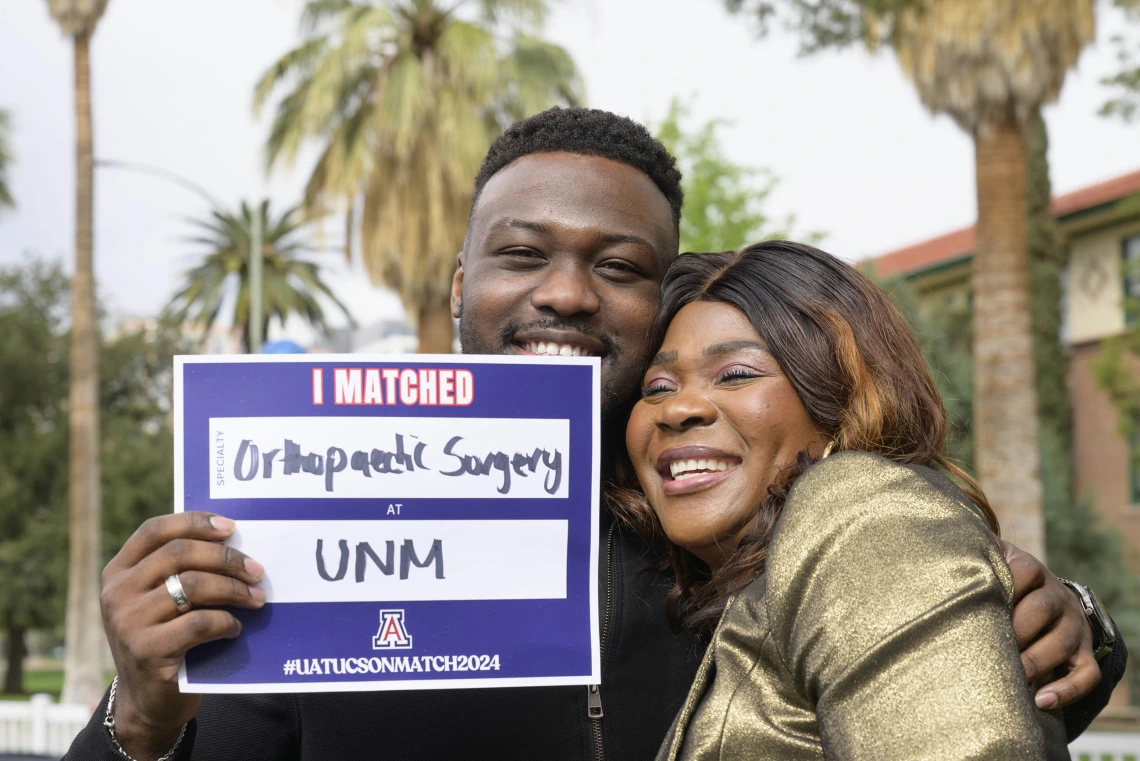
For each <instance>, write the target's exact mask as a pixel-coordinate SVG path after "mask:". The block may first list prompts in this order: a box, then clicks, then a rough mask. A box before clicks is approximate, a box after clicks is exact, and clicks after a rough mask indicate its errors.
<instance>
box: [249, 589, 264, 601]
mask: <svg viewBox="0 0 1140 761" xmlns="http://www.w3.org/2000/svg"><path fill="white" fill-rule="evenodd" d="M249 596H250V597H252V598H253V599H255V600H257V601H258V602H265V590H264V589H262V588H261V587H250V588H249Z"/></svg>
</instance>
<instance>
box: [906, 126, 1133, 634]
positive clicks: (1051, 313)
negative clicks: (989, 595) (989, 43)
mask: <svg viewBox="0 0 1140 761" xmlns="http://www.w3.org/2000/svg"><path fill="white" fill-rule="evenodd" d="M1047 150H1048V136H1047V134H1046V132H1045V127H1044V122H1043V121H1041V120H1040V119H1039V120H1038V122H1037V125H1036V126H1035V128H1034V130H1033V132H1031V133H1030V140H1029V145H1028V152H1029V156H1028V170H1029V177H1028V184H1027V191H1028V193H1027V205H1028V213H1029V223H1030V226H1029V239H1030V256H1031V263H1030V281H1031V288H1032V290H1031V297H1032V301H1031V304H1030V309H1031V314H1032V319H1033V334H1034V359H1035V364H1036V368H1037V399H1038V413H1039V421H1040V431H1039V439H1038V441H1039V447H1040V456H1041V479H1042V486H1043V488H1044V510H1045V528H1046V545H1047V552H1048V562H1049V568H1050V569H1051V570H1052V571H1053V572H1054V573H1056V574H1057V575H1059V576H1064V577H1066V578H1070V579H1077V580H1079V581H1081V582H1082V583H1085V584H1088V585H1089V586H1090V587H1092V588H1093V589H1095V590H1096V592H1097V594H1098V595H1099V596H1100V597H1101V600H1102V601H1103V602H1104V604H1105V606H1106V607H1107V608H1108V609H1109V611H1110V612H1111V613H1112V615H1113V617H1114V619H1115V620H1116V623H1117V625H1118V626H1119V627H1120V629H1121V632H1122V633H1123V634H1124V636H1125V640H1126V641H1129V642H1135V641H1137V640H1138V639H1140V576H1138V575H1137V574H1135V573H1132V572H1130V571H1129V570H1128V568H1127V563H1126V562H1125V556H1124V548H1123V542H1122V537H1121V535H1120V533H1119V532H1118V531H1116V530H1115V529H1114V528H1112V527H1108V526H1105V525H1104V524H1103V523H1102V521H1101V518H1100V516H1099V515H1097V513H1096V511H1095V510H1094V509H1093V508H1092V505H1091V504H1090V503H1089V502H1088V501H1087V500H1078V499H1076V496H1075V494H1074V491H1073V472H1072V450H1071V446H1072V432H1071V424H1070V422H1071V416H1072V410H1071V404H1070V399H1069V393H1068V388H1067V386H1066V383H1065V377H1066V373H1067V369H1068V364H1069V359H1068V356H1067V354H1066V352H1065V348H1064V346H1063V344H1062V342H1061V311H1060V308H1059V307H1060V304H1061V272H1062V271H1063V269H1064V267H1065V266H1066V264H1067V262H1068V249H1067V246H1066V245H1065V241H1064V239H1063V237H1062V235H1061V233H1060V230H1059V228H1058V226H1057V224H1056V221H1055V220H1054V218H1053V216H1052V214H1051V213H1050V212H1049V198H1050V195H1051V187H1050V182H1049V171H1048V165H1047V163H1046V154H1047ZM885 287H886V288H887V290H888V292H889V293H890V294H891V297H892V299H894V301H895V303H896V304H897V305H898V306H899V307H900V309H901V310H902V311H903V313H904V315H905V316H906V317H907V319H908V321H909V322H910V324H911V326H912V328H913V329H914V330H915V333H916V335H917V336H918V337H919V341H920V343H921V345H922V347H923V351H924V353H925V354H926V358H927V362H928V363H929V365H930V368H931V370H932V372H933V374H934V377H935V380H936V381H937V383H938V387H939V391H940V392H941V394H942V397H943V400H944V402H945V403H946V407H947V412H948V413H949V416H950V419H951V422H952V424H953V431H952V435H951V440H950V443H949V447H948V449H949V453H950V455H951V456H952V457H954V459H956V460H958V461H959V462H962V463H963V464H965V465H966V467H967V469H969V468H970V466H971V465H972V459H973V458H972V453H973V441H972V431H971V429H970V410H971V407H972V401H973V388H972V375H973V373H972V360H971V357H970V352H971V345H972V339H971V335H970V333H971V328H970V325H971V310H970V307H969V305H967V304H962V303H955V304H953V305H951V306H947V305H946V304H944V303H938V302H935V301H928V302H927V304H926V309H925V310H923V309H920V308H919V306H918V304H919V298H918V297H917V295H916V294H915V292H914V290H913V288H912V287H911V286H910V285H909V284H908V283H907V282H906V281H904V280H901V279H899V280H894V281H891V282H889V283H887V284H885ZM1137 348H1138V349H1140V343H1138V344H1137ZM1106 354H1111V351H1109V352H1106ZM1112 356H1113V357H1115V358H1117V359H1118V356H1117V355H1112ZM1101 364H1102V365H1104V364H1105V361H1104V360H1103V359H1102V360H1101ZM1112 367H1113V370H1112V372H1114V373H1116V374H1117V375H1118V376H1119V377H1118V378H1117V382H1118V383H1119V384H1120V387H1121V388H1130V389H1136V388H1137V386H1136V384H1135V381H1134V380H1132V377H1131V374H1130V373H1126V372H1125V371H1124V369H1123V365H1122V364H1121V363H1119V362H1117V363H1116V364H1114V365H1113V366H1112ZM1136 399H1137V397H1136V396H1135V394H1133V396H1132V397H1130V400H1131V401H1132V402H1134V403H1135V401H1136ZM1138 411H1140V408H1138Z"/></svg>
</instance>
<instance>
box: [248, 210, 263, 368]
mask: <svg viewBox="0 0 1140 761" xmlns="http://www.w3.org/2000/svg"><path fill="white" fill-rule="evenodd" d="M264 211H265V207H264V206H263V205H261V204H258V206H257V207H256V208H255V209H254V212H253V219H252V220H250V224H249V352H250V354H257V353H259V352H260V351H261V341H262V339H264V338H265V336H263V335H261V325H262V322H261V296H262V293H261V282H262V266H263V265H264V263H265V262H264V259H265V257H264V256H263V254H262V250H261V249H262V242H261V239H262V236H263V232H264V231H263V230H262V223H263V217H262V215H263V213H264Z"/></svg>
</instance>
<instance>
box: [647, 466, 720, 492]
mask: <svg viewBox="0 0 1140 761" xmlns="http://www.w3.org/2000/svg"><path fill="white" fill-rule="evenodd" d="M739 467H740V464H739V463H737V464H736V465H733V466H731V467H729V468H728V469H727V470H718V471H713V472H711V473H697V474H695V475H691V476H687V477H685V478H679V479H673V478H670V477H668V476H661V491H663V492H665V496H667V497H674V496H678V495H681V494H692V493H693V492H698V491H701V490H702V489H708V488H709V487H711V486H716V485H717V484H719V483H720V482H721V481H723V480H725V479H726V478H728V477H729V476H731V475H732V474H733V473H735V472H736V469H737V468H739Z"/></svg>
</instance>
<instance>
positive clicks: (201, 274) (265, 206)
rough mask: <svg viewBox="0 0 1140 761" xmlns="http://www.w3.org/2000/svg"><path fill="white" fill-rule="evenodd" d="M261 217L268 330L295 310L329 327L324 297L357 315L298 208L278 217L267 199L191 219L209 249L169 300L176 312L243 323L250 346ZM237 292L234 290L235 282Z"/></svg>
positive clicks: (182, 317) (206, 323)
mask: <svg viewBox="0 0 1140 761" xmlns="http://www.w3.org/2000/svg"><path fill="white" fill-rule="evenodd" d="M255 214H256V215H259V216H260V217H261V229H262V230H263V236H262V241H263V243H262V261H263V265H262V293H263V296H262V302H261V303H262V314H263V322H264V324H263V325H262V333H261V334H262V335H263V336H264V335H266V334H267V332H266V331H268V328H269V321H270V319H271V318H273V317H276V318H277V319H278V320H280V321H281V323H282V324H284V322H285V320H286V319H287V318H289V317H290V316H291V315H297V316H298V317H300V318H301V319H303V320H305V321H306V322H308V323H309V325H311V326H312V327H313V328H314V329H316V330H318V331H321V332H325V331H327V328H328V326H327V324H326V322H325V312H324V308H323V307H322V306H321V299H322V298H324V299H327V300H329V301H330V302H331V303H332V304H334V305H335V306H336V307H337V308H338V309H339V310H340V311H341V312H343V313H344V315H345V316H346V317H347V318H348V319H349V322H350V323H351V322H352V317H351V315H349V313H348V309H347V308H346V307H345V306H344V304H342V303H341V302H340V300H339V299H337V297H336V295H335V294H334V293H333V292H332V290H331V289H330V288H329V287H328V285H327V284H325V282H324V281H323V280H322V279H321V274H320V265H319V264H318V263H317V262H315V261H313V260H312V258H311V257H312V255H313V254H314V253H315V252H314V249H313V248H312V247H311V246H310V244H309V242H308V238H307V236H306V235H305V229H304V226H303V223H302V220H301V214H300V211H299V210H298V209H296V208H292V209H288V210H286V211H285V212H283V213H282V214H281V215H280V216H278V217H276V218H274V216H273V213H272V212H271V210H270V208H269V201H267V200H266V201H262V202H261V203H260V204H259V205H258V206H256V207H251V206H249V204H247V203H245V202H244V201H243V202H242V204H241V208H240V209H239V210H238V212H237V213H236V214H235V213H231V212H225V211H218V210H214V211H212V212H211V213H210V216H209V217H208V218H206V219H192V220H190V223H191V224H192V225H193V226H194V227H196V228H197V232H196V234H195V235H193V236H192V237H190V238H189V239H188V242H190V243H195V244H198V245H200V246H202V247H203V248H204V251H203V253H202V262H201V264H198V265H196V266H194V267H192V268H191V269H189V270H187V271H186V273H185V274H184V276H183V280H184V282H183V284H182V286H181V287H180V288H179V290H178V291H177V292H176V293H175V294H174V296H173V297H172V298H171V300H170V304H169V306H168V307H167V311H168V313H169V316H170V318H171V319H173V320H174V321H176V322H180V323H191V324H194V325H197V326H199V327H202V328H206V329H208V328H210V327H211V326H212V325H214V324H215V323H216V322H218V320H219V319H221V318H222V317H223V315H222V309H223V308H224V307H226V306H229V307H230V309H231V310H232V311H231V313H230V314H228V315H225V317H227V318H228V321H229V322H230V324H232V325H240V326H241V328H242V350H243V351H248V350H249V345H250V343H249V335H250V314H249V295H250V282H249V261H250V257H249V246H250V230H251V227H252V224H253V221H254V215H255ZM235 288H236V290H237V294H236V297H235V296H234V293H233V291H234V289H235Z"/></svg>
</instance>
